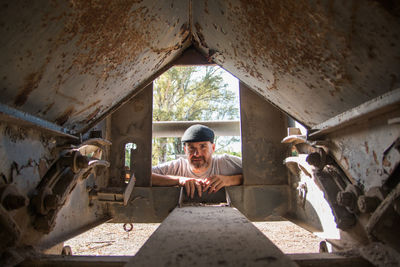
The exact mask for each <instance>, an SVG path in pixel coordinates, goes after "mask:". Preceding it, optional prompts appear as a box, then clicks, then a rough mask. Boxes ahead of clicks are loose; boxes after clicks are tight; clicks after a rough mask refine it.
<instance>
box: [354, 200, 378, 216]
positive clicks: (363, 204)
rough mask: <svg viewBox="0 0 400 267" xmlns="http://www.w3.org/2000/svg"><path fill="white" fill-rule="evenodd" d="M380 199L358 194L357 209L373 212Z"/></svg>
mask: <svg viewBox="0 0 400 267" xmlns="http://www.w3.org/2000/svg"><path fill="white" fill-rule="evenodd" d="M379 204H380V200H379V198H377V197H368V196H360V197H359V198H358V200H357V205H358V209H359V210H360V211H361V212H363V213H367V212H373V211H374V210H376V208H377V207H378V206H379Z"/></svg>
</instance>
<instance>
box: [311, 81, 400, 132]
mask: <svg viewBox="0 0 400 267" xmlns="http://www.w3.org/2000/svg"><path fill="white" fill-rule="evenodd" d="M399 104H400V88H398V89H396V90H393V91H389V92H387V93H386V94H383V95H381V96H379V97H376V98H374V99H372V100H370V101H367V102H365V103H363V104H361V105H359V106H357V107H355V108H352V109H350V110H348V111H345V112H343V113H341V114H339V115H337V116H335V117H333V118H330V119H329V120H327V121H325V122H323V123H321V124H318V125H317V126H315V127H314V128H312V129H311V132H312V133H310V134H309V137H310V138H312V139H315V138H317V137H320V136H321V135H324V134H328V133H330V132H333V131H335V130H338V129H341V128H343V127H345V126H348V125H350V124H354V123H356V122H358V121H359V120H361V119H367V118H371V117H374V116H378V115H380V114H382V113H385V112H389V111H392V110H396V109H399ZM313 131H314V132H313Z"/></svg>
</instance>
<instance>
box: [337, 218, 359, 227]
mask: <svg viewBox="0 0 400 267" xmlns="http://www.w3.org/2000/svg"><path fill="white" fill-rule="evenodd" d="M335 221H336V225H337V227H338V228H339V229H341V230H347V229H350V228H351V227H353V226H354V225H355V224H356V222H357V221H356V218H355V217H354V216H341V217H340V218H336V219H335Z"/></svg>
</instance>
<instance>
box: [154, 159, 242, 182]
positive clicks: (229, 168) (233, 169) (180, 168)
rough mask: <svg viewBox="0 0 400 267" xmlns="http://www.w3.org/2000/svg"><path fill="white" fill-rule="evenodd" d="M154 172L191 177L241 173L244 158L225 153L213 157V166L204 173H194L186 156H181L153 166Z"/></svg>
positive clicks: (202, 177)
mask: <svg viewBox="0 0 400 267" xmlns="http://www.w3.org/2000/svg"><path fill="white" fill-rule="evenodd" d="M152 171H153V173H156V174H162V175H174V176H183V177H190V178H201V179H205V178H207V177H210V176H212V175H217V174H220V175H235V174H241V173H243V171H242V159H241V158H239V157H236V156H232V155H228V154H223V155H215V156H213V157H212V161H211V166H210V167H209V168H208V169H207V170H206V171H205V172H203V173H194V172H192V170H191V169H190V165H189V162H188V160H187V159H186V158H180V159H177V160H172V161H168V162H165V163H163V164H160V165H157V166H155V167H153V168H152Z"/></svg>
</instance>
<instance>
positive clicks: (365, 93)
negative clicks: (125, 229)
mask: <svg viewBox="0 0 400 267" xmlns="http://www.w3.org/2000/svg"><path fill="white" fill-rule="evenodd" d="M399 10H400V4H399V1H393V0H387V1H376V0H370V1H356V0H354V1H316V0H310V1H295V0H283V1H262V0H254V1H244V0H224V1H222V0H215V1H207V0H178V1H177V0H164V1H154V0H142V1H84V0H74V1H61V0H55V1H27V0H17V1H12V0H4V1H2V3H1V8H0V35H1V36H2V38H1V40H0V48H1V49H0V51H1V52H0V60H1V62H2V64H1V66H0V86H1V87H0V90H1V93H0V95H1V97H0V158H1V160H0V237H1V242H0V265H10V266H12V265H16V264H18V263H21V264H22V265H23V264H26V265H27V266H29V264H31V265H35V264H37V263H38V262H39V263H41V264H42V263H43V261H42V260H44V261H45V264H47V263H48V264H50V265H51V264H53V265H58V266H63V265H64V266H70V265H72V264H73V263H74V262H75V264H77V265H79V264H88V265H90V264H92V265H93V264H96V265H102V264H103V265H107V264H112V263H114V264H116V265H125V264H128V265H131V264H133V263H136V262H137V264H141V263H143V264H146V263H145V262H146V260H144V258H145V256H146V255H150V254H151V252H152V251H153V252H154V250H155V249H158V248H159V247H161V248H160V251H164V252H168V253H167V254H163V255H162V257H160V259H159V260H160V261H163V262H162V263H161V264H164V265H166V264H167V263H170V264H171V265H174V264H175V265H178V264H179V263H182V264H183V263H191V262H194V264H193V265H195V263H196V262H198V263H202V262H204V263H213V264H215V265H225V264H231V263H232V264H233V265H234V264H238V265H240V264H243V265H246V264H248V265H265V264H267V263H268V264H270V265H287V264H289V265H293V264H294V263H293V261H294V262H295V263H296V264H298V265H300V266H302V265H304V266H310V265H311V266H329V265H330V266H340V265H341V264H342V265H344V266H346V264H347V266H349V265H350V266H353V265H355V266H357V265H358V266H368V264H369V263H368V262H366V261H365V260H364V259H365V258H366V259H368V261H369V262H370V263H372V264H373V265H377V266H388V265H389V264H392V265H393V266H396V265H399V262H400V257H399V256H398V254H399V253H400V243H399V242H400V241H399V240H400V239H399V238H397V235H395V234H396V233H398V230H397V228H396V226H397V225H398V224H399V222H400V221H399V218H400V200H399V184H400V179H399V177H400V175H399V173H400V165H399V163H400V146H399V143H400V141H399V140H400V119H399V118H400V108H399V107H400V75H399V73H400V58H399V55H400V45H399V44H400V42H399V39H400V20H399V18H400V12H399ZM193 65H206V66H211V65H218V66H220V67H222V68H224V69H225V70H226V71H228V72H230V73H232V74H233V75H235V76H236V77H237V78H238V80H239V98H240V122H239V121H237V120H235V121H220V122H214V121H213V122H210V121H208V122H204V123H205V124H209V125H210V126H212V127H215V128H216V132H217V133H218V134H230V135H235V136H239V135H240V137H241V142H242V162H243V176H244V179H243V184H242V185H240V186H232V187H229V188H225V194H224V193H223V192H222V191H221V199H223V202H224V203H225V202H228V203H230V201H231V206H228V207H209V206H204V207H203V206H202V207H192V206H189V207H188V206H185V205H181V206H182V208H180V209H178V208H176V206H177V203H178V202H179V194H180V191H179V190H180V189H179V188H177V187H152V183H151V167H152V166H151V165H152V154H151V150H152V136H174V135H175V136H176V135H179V134H180V133H181V132H182V130H183V129H184V128H185V127H187V126H189V125H191V124H192V123H195V122H179V123H175V122H157V123H154V124H153V121H152V111H153V110H152V106H153V81H154V80H155V79H156V78H157V77H158V76H159V75H160V74H162V73H163V72H164V71H166V70H168V69H169V68H170V67H172V66H193ZM169 96H171V97H172V96H173V95H172V94H171V95H169ZM299 124H300V125H302V126H304V127H298V125H299ZM303 128H304V129H303ZM282 162H283V163H284V164H282ZM181 194H183V195H185V194H184V192H183V191H182V193H181ZM228 196H229V199H230V201H229V200H227V197H228ZM182 202H186V201H182ZM181 204H184V203H181ZM188 205H189V203H188ZM190 205H191V204H190ZM233 207H234V208H233ZM235 208H236V209H237V210H235ZM189 214H191V215H193V216H192V217H191V216H189ZM222 215H226V216H227V218H231V219H232V220H231V221H228V220H227V219H226V218H224V217H223V216H222ZM181 216H182V218H183V219H184V220H183V221H186V222H193V223H199V225H201V227H200V228H199V229H194V230H193V229H189V228H188V227H189V226H188V225H181V224H182V221H179V220H178V219H177V217H181ZM210 216H211V217H210ZM244 216H245V217H246V218H247V219H249V220H250V221H266V220H272V219H274V218H282V217H283V218H286V219H288V220H291V221H293V222H295V223H296V224H298V225H300V226H302V227H304V228H305V229H307V230H309V231H311V232H313V233H315V234H316V235H318V236H319V237H321V238H323V239H324V242H325V243H321V246H320V249H321V252H322V253H318V254H315V255H310V254H307V255H297V256H296V255H284V254H282V253H280V252H279V251H277V249H276V247H275V246H274V245H273V244H271V243H270V242H269V241H268V240H267V239H265V238H263V237H262V236H261V234H260V233H259V232H257V231H255V230H254V228H253V227H252V226H251V224H250V223H249V221H248V220H247V219H246V218H245V217H244ZM166 218H167V219H166ZM164 219H166V220H165V222H164V223H163V224H162V226H161V227H160V231H159V235H155V236H154V237H153V238H151V239H150V240H149V242H148V244H146V245H145V246H144V247H143V249H142V250H141V251H140V252H139V254H138V257H137V258H134V259H130V258H124V257H121V258H118V259H115V258H114V261H116V262H113V259H110V258H103V257H101V258H97V259H94V258H89V257H83V258H79V257H75V256H61V255H59V254H60V252H57V254H58V255H57V256H55V257H53V258H51V257H50V256H46V255H42V254H40V252H44V251H47V249H49V248H52V247H54V246H57V245H58V246H60V244H62V242H63V241H65V240H67V239H69V238H71V237H73V236H76V235H78V234H80V233H82V232H84V231H86V230H88V229H90V228H93V227H95V226H97V225H99V224H101V223H104V222H108V221H112V222H117V223H132V222H145V223H152V222H162V221H164ZM195 219H196V221H194V220H195ZM206 219H210V222H214V223H215V224H217V225H218V222H223V223H224V224H225V223H226V225H227V227H226V229H225V231H224V229H222V230H221V228H218V227H219V226H221V225H218V227H216V228H211V229H210V232H209V233H205V235H204V238H203V239H199V242H200V241H201V242H204V244H205V243H207V242H206V241H207V240H205V239H206V238H208V237H209V238H210V239H209V241H210V242H211V243H212V245H213V246H216V248H218V249H219V252H220V253H221V254H220V255H222V256H221V257H220V258H219V259H218V258H216V257H212V256H210V257H207V255H208V254H209V251H211V253H216V251H212V249H210V248H209V249H207V251H206V252H205V251H204V252H202V253H204V254H203V255H201V257H200V256H198V255H194V254H192V251H191V249H192V248H193V246H192V245H193V244H189V245H186V244H187V243H185V242H187V241H188V240H189V239H191V238H193V236H192V234H193V235H195V234H197V235H198V234H200V233H203V232H201V231H203V230H204V227H205V226H204V225H206ZM216 220H218V221H216ZM175 221H177V222H176V224H175ZM170 222H173V223H170ZM178 228H179V229H180V228H182V229H187V230H188V231H186V232H181V231H179V229H178ZM163 229H165V230H166V231H164V230H163ZM218 229H220V230H221V232H218V233H215V232H214V231H216V230H218ZM237 229H239V230H237ZM192 230H193V232H191V231H192ZM168 231H176V234H175V235H174V236H173V237H171V240H169V241H166V243H168V242H171V243H173V244H172V246H171V247H170V248H169V247H168V246H166V247H162V246H163V244H162V243H160V242H158V241H157V240H160V239H162V238H167V237H169V233H168ZM196 231H197V232H196ZM171 235H172V234H171ZM158 238H160V239H158ZM196 239H197V236H196ZM173 240H175V242H174V241H173ZM229 240H231V241H232V242H230V241H229ZM245 241H246V242H245ZM157 242H158V243H157ZM179 242H182V251H184V253H179V252H177V251H173V252H171V253H169V251H168V249H172V248H174V247H175V248H176V246H179ZM234 242H237V244H238V245H239V244H243V246H242V248H243V253H239V252H238V246H235V244H234ZM204 244H203V243H202V245H201V246H200V248H201V249H204V247H206V246H203V245H204ZM248 244H249V245H248ZM257 244H258V245H259V247H257ZM221 245H226V248H227V249H224V248H223V247H221ZM325 245H326V246H325ZM178 248H181V247H178ZM253 248H254V251H255V254H252V253H251V252H250V251H249V250H250V249H253ZM229 249H232V250H229ZM248 249H249V250H248ZM261 250H262V251H261ZM38 251H39V252H38ZM326 251H329V253H327V252H326ZM235 252H237V253H235ZM336 252H338V253H339V252H345V253H343V254H341V255H339V254H337V253H336ZM67 254H68V252H67ZM210 255H211V254H210ZM213 255H214V254H213ZM189 256H190V257H191V258H189ZM30 259H31V261H30ZM235 259H237V260H236V261H235V262H233V261H234V260H235ZM153 260H157V258H154V259H153Z"/></svg>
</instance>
